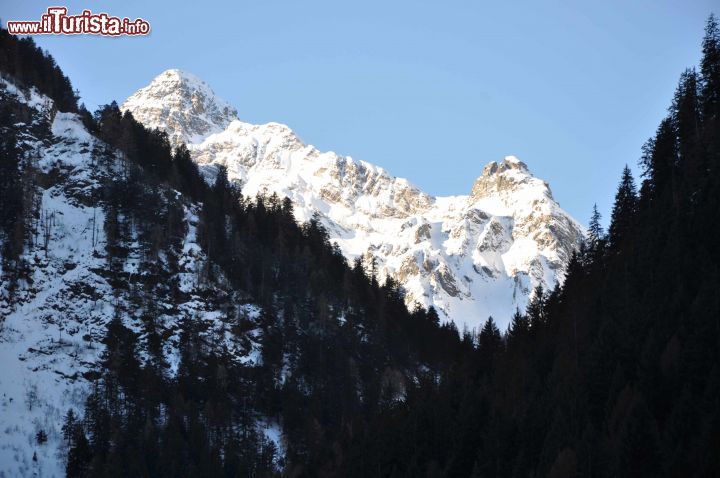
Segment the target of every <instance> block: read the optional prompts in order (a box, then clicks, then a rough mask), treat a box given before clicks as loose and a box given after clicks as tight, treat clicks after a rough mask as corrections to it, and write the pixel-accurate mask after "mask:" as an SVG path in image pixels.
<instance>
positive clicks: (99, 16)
mask: <svg viewBox="0 0 720 478" xmlns="http://www.w3.org/2000/svg"><path fill="white" fill-rule="evenodd" d="M7 29H8V33H10V34H12V35H80V34H89V35H107V36H120V35H147V34H148V33H150V24H149V23H148V22H147V21H145V20H143V19H142V18H137V19H135V20H130V19H129V18H127V17H126V18H118V17H112V16H110V15H108V14H107V13H92V12H91V11H90V10H83V12H82V13H81V14H80V15H68V14H67V8H65V7H50V8H48V9H47V13H45V14H43V16H42V17H40V21H9V22H7Z"/></svg>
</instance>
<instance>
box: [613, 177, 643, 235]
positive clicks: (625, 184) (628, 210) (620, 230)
mask: <svg viewBox="0 0 720 478" xmlns="http://www.w3.org/2000/svg"><path fill="white" fill-rule="evenodd" d="M637 203H638V197H637V191H636V189H635V180H634V179H633V177H632V172H631V171H630V168H629V167H628V166H627V165H625V168H624V169H623V173H622V179H621V180H620V185H619V186H618V189H617V193H616V194H615V204H614V205H613V210H612V216H611V219H610V228H609V231H608V240H609V242H610V246H611V247H614V248H617V247H618V246H619V245H620V243H621V242H622V241H623V240H624V239H625V238H626V236H627V234H628V233H629V231H630V230H631V229H632V226H633V222H634V221H635V214H636V212H637Z"/></svg>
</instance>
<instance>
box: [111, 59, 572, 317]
mask: <svg viewBox="0 0 720 478" xmlns="http://www.w3.org/2000/svg"><path fill="white" fill-rule="evenodd" d="M195 91H198V92H200V93H199V95H201V96H202V97H203V98H206V99H207V98H215V97H214V96H213V95H212V90H210V88H209V87H208V86H207V85H206V84H205V83H204V82H202V81H201V80H199V79H197V78H195V77H193V76H189V75H184V74H182V73H177V72H175V71H174V70H170V71H169V72H166V73H163V74H162V75H160V76H159V77H158V78H156V79H155V80H153V82H152V83H151V84H150V85H149V86H147V87H145V88H143V89H142V90H140V91H138V92H137V93H136V94H134V95H133V96H132V97H130V98H129V99H128V101H126V102H125V103H124V104H123V106H122V108H123V109H124V110H127V111H130V112H132V113H133V115H134V116H135V117H136V118H137V119H138V120H139V121H141V122H142V123H143V124H145V126H148V127H155V128H161V129H164V130H165V131H167V132H168V134H169V135H170V136H171V138H174V139H176V140H183V139H184V140H185V141H186V142H187V143H188V148H189V149H190V152H191V153H192V155H193V159H194V160H195V161H196V162H197V163H198V164H199V165H200V167H201V171H202V172H203V174H204V175H205V177H206V178H207V179H208V180H209V181H212V179H213V178H214V176H215V172H216V171H217V170H218V167H225V168H226V169H227V173H228V178H229V179H230V180H235V181H238V182H239V183H241V184H242V191H243V194H245V195H246V196H250V197H254V196H255V195H256V194H266V195H269V194H272V193H277V194H278V195H279V196H280V197H288V198H290V199H291V200H292V201H293V204H294V210H295V216H296V218H297V219H298V220H299V221H307V220H309V219H310V218H312V217H313V216H316V215H317V217H319V218H320V220H321V222H322V223H323V225H324V226H325V227H326V229H327V231H328V234H329V237H330V239H331V241H333V242H334V243H336V244H337V245H338V246H339V247H340V249H341V250H342V252H343V253H344V254H345V255H346V257H348V258H349V259H354V258H357V257H362V258H363V260H365V261H366V264H368V265H369V264H374V266H373V267H375V270H376V273H377V274H378V276H379V278H380V279H381V280H384V278H385V277H387V276H391V277H394V278H395V279H397V280H398V281H399V282H400V283H401V284H402V285H403V286H404V288H405V290H406V302H407V304H408V305H409V306H411V307H413V306H414V304H416V303H420V304H422V305H424V306H430V305H433V306H435V307H436V309H437V310H438V311H439V313H440V315H441V316H442V317H444V318H449V319H453V320H455V321H456V322H458V324H459V325H461V326H462V325H463V324H467V325H469V326H471V327H474V326H478V325H480V324H481V323H482V322H483V321H484V320H485V319H487V317H488V316H489V315H492V316H493V317H494V318H495V319H496V320H497V321H498V322H499V324H500V325H501V326H504V325H506V324H507V322H508V321H509V319H510V317H511V315H512V313H513V312H514V311H515V309H516V307H519V308H521V309H522V308H524V307H525V305H526V303H527V300H528V297H529V295H530V293H531V291H532V289H533V287H534V286H536V285H538V284H541V285H543V287H545V288H551V287H553V286H554V285H555V283H556V282H558V281H561V280H562V278H563V274H564V273H563V270H564V267H565V266H566V265H567V262H568V260H569V258H570V257H571V255H572V251H573V249H575V248H576V247H577V246H578V244H579V241H580V240H581V238H582V233H583V231H582V227H581V226H580V225H579V224H578V223H577V222H575V220H573V219H572V218H571V217H570V216H569V215H568V214H567V213H565V212H564V211H563V210H562V209H561V208H560V206H559V205H558V204H557V203H556V202H555V201H554V199H553V197H552V194H551V192H550V188H549V187H548V185H547V183H545V182H544V181H542V180H541V179H538V178H535V177H534V176H533V175H532V174H531V173H530V171H529V169H528V167H527V165H525V163H523V162H522V161H520V160H519V159H517V158H516V157H514V156H506V157H505V158H504V159H503V160H502V161H499V162H495V161H493V162H491V163H489V164H488V165H487V166H485V168H484V169H483V173H482V175H481V176H480V177H479V178H478V179H477V180H476V182H475V184H474V185H473V188H472V191H471V193H470V195H458V196H449V197H434V196H431V195H429V194H427V193H425V192H423V191H422V190H421V189H420V188H418V187H416V186H414V185H413V184H412V183H411V182H410V181H408V180H406V179H403V178H398V177H395V176H393V175H392V174H390V173H389V172H387V171H386V170H384V169H383V168H381V167H379V166H376V165H373V164H370V163H367V162H365V161H359V160H356V159H353V158H351V157H349V156H340V155H338V154H336V153H334V152H321V151H319V150H318V149H316V148H315V147H313V146H311V145H309V144H307V143H305V142H303V141H302V140H301V139H300V138H298V136H297V135H296V134H295V133H294V132H293V130H292V129H291V128H289V127H288V126H286V125H283V124H279V123H267V124H262V125H253V124H249V123H245V122H242V121H240V120H238V119H237V118H235V117H231V115H220V120H218V121H213V122H211V124H212V127H209V128H207V129H198V128H197V127H196V124H197V123H198V122H199V124H200V125H206V124H207V122H206V119H207V114H206V113H205V112H204V111H205V110H207V109H212V107H214V106H215V105H218V104H222V103H220V100H217V99H214V100H213V101H212V102H211V106H210V107H209V108H205V110H199V109H197V108H195V109H194V108H192V107H191V106H192V105H190V102H189V101H188V98H190V97H191V96H192V92H195ZM188 92H191V93H188ZM230 110H231V108H230V107H227V111H230ZM232 111H233V112H234V110H232ZM168 118H170V119H171V120H172V121H169V120H168Z"/></svg>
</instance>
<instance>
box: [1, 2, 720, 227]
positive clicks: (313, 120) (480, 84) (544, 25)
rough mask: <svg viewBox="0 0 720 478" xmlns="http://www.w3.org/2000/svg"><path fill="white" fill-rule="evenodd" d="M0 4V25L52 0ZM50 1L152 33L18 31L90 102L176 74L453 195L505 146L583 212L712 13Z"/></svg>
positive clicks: (605, 205) (651, 6) (588, 6)
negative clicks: (143, 23) (32, 34)
mask: <svg viewBox="0 0 720 478" xmlns="http://www.w3.org/2000/svg"><path fill="white" fill-rule="evenodd" d="M2 3H3V5H2V8H1V9H0V16H1V17H2V20H3V24H4V23H5V21H7V20H26V19H27V20H34V19H38V18H39V17H40V15H41V14H42V13H43V12H44V10H45V8H47V7H48V6H49V5H55V4H56V3H58V2H54V3H53V2H51V3H50V4H47V3H40V2H37V1H35V0H26V1H23V2H12V3H9V2H8V1H7V0H3V1H2ZM60 3H61V4H63V5H66V6H67V7H68V8H69V11H70V13H79V12H80V11H81V10H82V9H83V8H90V9H92V10H93V11H95V12H99V11H106V12H107V13H109V14H111V15H116V16H127V17H130V18H136V17H143V18H145V19H146V20H148V21H149V22H150V23H151V26H152V33H151V35H149V36H148V37H144V38H128V37H123V38H99V37H90V36H76V37H67V36H53V37H36V40H37V42H38V43H39V44H40V45H41V46H42V47H43V48H46V49H48V50H49V51H50V52H51V53H52V54H53V56H54V57H55V58H56V59H57V61H58V64H59V65H60V66H61V67H62V68H63V70H64V71H65V72H66V73H67V74H68V75H69V76H70V78H71V80H72V81H73V84H74V85H75V87H76V88H78V89H79V90H80V92H81V94H82V97H83V101H85V102H86V104H87V105H88V106H89V107H90V108H92V109H94V108H95V107H96V106H97V105H98V104H103V103H108V102H110V101H111V100H112V99H117V100H118V102H121V101H122V100H124V99H125V98H126V97H127V96H129V95H130V94H131V93H132V92H133V91H135V90H136V89H138V88H140V87H142V86H144V85H145V84H147V83H148V82H149V81H150V80H151V79H152V78H153V77H154V76H155V75H157V74H158V73H160V72H161V71H163V70H165V69H167V68H181V69H185V70H188V71H190V72H192V73H194V74H196V75H198V76H200V77H201V78H203V79H204V80H205V81H207V82H208V83H209V84H210V85H211V86H212V88H213V89H214V90H215V92H216V93H217V94H218V95H220V96H222V97H224V98H225V99H227V100H228V101H229V102H230V103H232V104H233V105H234V106H236V107H237V109H238V112H239V114H240V117H241V119H243V120H244V121H248V122H253V123H260V122H267V121H278V122H282V123H287V124H288V125H290V126H291V127H292V128H293V129H294V130H295V131H296V132H297V133H298V134H299V135H300V137H301V138H302V139H303V140H304V141H306V142H308V143H311V144H314V145H316V146H317V147H318V148H320V149H322V150H334V151H337V152H338V153H341V154H347V155H351V156H353V157H354V158H356V159H363V160H365V161H369V162H372V163H376V164H379V165H381V166H383V167H385V168H386V169H387V170H388V171H390V172H391V173H392V174H395V175H397V176H403V177H407V178H408V179H410V180H411V181H412V182H413V183H415V184H417V185H418V186H420V187H421V188H423V189H424V190H426V191H427V192H429V193H431V194H437V195H447V194H466V193H468V192H469V191H470V187H471V185H472V182H473V181H474V179H475V178H476V177H477V176H478V175H479V174H480V172H481V171H482V167H483V165H484V164H485V163H487V162H489V161H491V160H497V159H501V158H502V157H503V156H505V155H508V154H513V155H516V156H518V157H519V158H520V159H522V160H523V161H525V162H526V163H527V164H528V165H529V167H530V169H531V170H532V171H533V172H534V173H535V174H536V175H537V176H539V177H541V178H543V179H545V180H546V181H548V182H549V183H550V185H551V187H552V190H553V192H554V194H555V197H556V198H557V199H558V200H559V201H560V203H561V205H562V206H563V207H564V208H565V209H567V210H568V211H569V212H570V213H571V214H573V215H574V216H575V217H576V218H577V219H578V220H580V221H581V222H583V223H587V219H588V216H589V214H590V209H591V207H592V204H593V202H597V203H598V205H599V207H600V210H601V212H602V213H603V214H604V215H605V216H607V215H609V210H610V207H611V204H612V198H613V195H614V192H615V187H616V184H617V182H618V179H619V177H620V172H621V170H622V167H623V165H624V164H625V163H629V164H630V165H631V166H632V167H633V168H635V170H636V171H637V168H636V167H635V165H636V162H637V158H638V156H639V154H640V147H641V145H642V144H643V142H644V141H645V140H646V139H647V138H648V137H649V136H650V135H652V134H653V132H654V130H655V128H656V126H657V125H658V123H659V121H660V119H661V118H662V117H663V115H664V114H665V113H666V109H667V107H668V105H669V103H670V99H671V98H672V94H673V91H674V88H675V85H676V81H677V78H678V76H679V75H680V73H681V72H682V70H683V69H684V68H686V67H689V66H694V65H696V64H697V63H698V61H699V58H700V41H701V37H702V33H703V26H704V23H705V19H706V18H707V16H708V15H709V13H710V12H711V10H712V7H713V6H715V7H716V10H718V9H717V4H716V3H715V2H712V1H709V0H708V1H705V0H698V1H687V0H685V1H658V0H643V1H634V2H628V1H615V0H612V1H582V2H578V1H569V0H565V1H560V0H557V1H544V2H541V1H523V2H520V1H506V2H484V1H477V0H476V1H467V2H453V1H439V0H436V1H434V2H427V1H407V2H405V1H381V2H376V1H355V2H345V1H339V0H333V1H327V2H317V1H299V0H294V1H279V0H254V1H247V0H235V1H223V2H184V3H183V4H177V3H175V2H172V3H171V2H161V1H147V0H146V1H136V0H125V1H122V2H106V1H85V2H77V1H74V0H73V1H69V2H60ZM178 3H179V2H178ZM716 13H720V12H717V11H716Z"/></svg>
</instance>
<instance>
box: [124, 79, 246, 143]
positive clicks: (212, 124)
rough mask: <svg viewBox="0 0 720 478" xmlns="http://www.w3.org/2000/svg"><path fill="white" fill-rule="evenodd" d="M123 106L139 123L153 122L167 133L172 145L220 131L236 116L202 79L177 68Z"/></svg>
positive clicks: (142, 90) (191, 141)
mask: <svg viewBox="0 0 720 478" xmlns="http://www.w3.org/2000/svg"><path fill="white" fill-rule="evenodd" d="M148 98H162V100H161V101H155V102H153V101H147V100H148ZM122 107H123V108H124V109H130V110H132V112H133V116H135V118H136V119H137V120H138V121H140V122H143V123H144V122H146V121H153V122H155V123H156V124H157V125H158V127H161V128H162V129H164V130H165V131H167V132H168V134H169V136H170V142H171V143H172V144H173V145H174V146H177V145H179V144H180V143H193V142H195V141H197V140H198V139H199V138H202V137H204V136H207V135H208V134H212V133H219V132H220V131H222V130H224V129H225V127H226V126H227V125H228V124H230V122H231V121H232V120H233V119H235V118H237V111H235V108H233V107H231V106H230V105H228V104H227V103H226V102H224V101H222V100H220V99H218V98H217V97H216V96H215V94H214V93H213V92H212V90H211V89H210V87H209V86H208V85H207V84H206V83H205V82H203V81H202V80H200V79H199V78H197V77H196V76H194V75H191V74H190V73H186V72H183V71H180V70H167V71H165V72H163V73H162V74H160V75H159V76H157V77H156V78H155V80H153V82H152V83H150V84H149V85H148V86H146V87H145V88H142V89H141V90H139V91H137V92H136V93H135V94H134V95H132V96H131V97H130V98H128V99H127V100H126V101H125V103H124V104H123V105H122Z"/></svg>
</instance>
